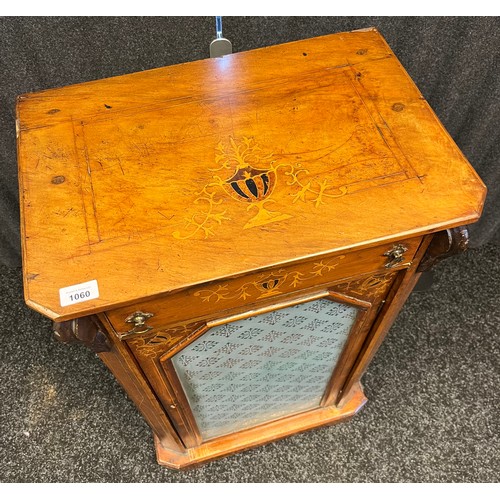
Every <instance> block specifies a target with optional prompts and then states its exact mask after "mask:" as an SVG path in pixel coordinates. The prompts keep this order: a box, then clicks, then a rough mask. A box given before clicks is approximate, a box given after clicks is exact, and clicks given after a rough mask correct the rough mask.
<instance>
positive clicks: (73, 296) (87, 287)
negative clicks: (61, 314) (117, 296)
mask: <svg viewBox="0 0 500 500" xmlns="http://www.w3.org/2000/svg"><path fill="white" fill-rule="evenodd" d="M98 297H99V288H98V286H97V280H92V281H87V282H86V283H80V284H79V285H72V286H67V287H64V288H60V289H59V298H60V299H61V306H63V307H64V306H71V305H73V304H78V302H85V301H86V300H92V299H97V298H98Z"/></svg>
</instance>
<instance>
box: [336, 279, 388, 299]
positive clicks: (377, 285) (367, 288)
mask: <svg viewBox="0 0 500 500" xmlns="http://www.w3.org/2000/svg"><path fill="white" fill-rule="evenodd" d="M394 277H395V274H394V273H391V274H383V275H376V276H368V277H367V278H363V279H360V280H355V281H349V282H347V283H341V284H340V285H337V286H336V287H335V290H337V291H340V292H343V293H347V294H349V295H355V296H357V297H363V298H365V299H377V298H379V297H381V296H382V295H383V294H384V293H385V292H386V291H387V288H388V287H389V285H390V284H391V283H392V281H393V280H394Z"/></svg>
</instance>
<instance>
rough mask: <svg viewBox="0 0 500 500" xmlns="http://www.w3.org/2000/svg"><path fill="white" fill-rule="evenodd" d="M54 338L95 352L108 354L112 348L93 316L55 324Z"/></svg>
mask: <svg viewBox="0 0 500 500" xmlns="http://www.w3.org/2000/svg"><path fill="white" fill-rule="evenodd" d="M54 337H55V338H56V339H57V340H59V341H60V342H62V343H63V344H80V345H84V346H85V347H88V348H89V349H91V350H92V351H94V352H108V351H110V350H111V347H110V345H109V343H108V339H107V338H106V335H105V334H104V333H103V332H102V331H101V330H100V329H99V327H98V326H97V324H96V323H95V322H94V321H93V320H92V317H91V316H86V317H83V318H77V319H71V320H69V321H62V322H61V323H56V322H54Z"/></svg>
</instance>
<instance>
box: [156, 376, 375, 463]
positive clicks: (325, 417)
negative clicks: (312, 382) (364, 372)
mask: <svg viewBox="0 0 500 500" xmlns="http://www.w3.org/2000/svg"><path fill="white" fill-rule="evenodd" d="M366 401H367V399H366V397H365V395H364V392H363V388H362V386H361V384H360V383H358V384H355V385H354V386H353V388H352V389H351V391H350V393H349V395H348V396H347V397H346V398H344V399H343V400H342V406H328V407H325V408H318V409H316V410H312V411H308V412H305V413H301V414H298V415H292V416H290V417H285V418H282V419H280V420H276V421H274V422H269V423H268V424H265V425H260V426H259V427H258V428H253V429H247V430H244V431H240V432H238V433H236V434H231V435H228V436H222V437H219V438H215V439H211V440H210V441H207V442H206V443H203V444H201V445H199V446H196V447H193V448H189V449H186V453H184V454H181V453H178V452H175V451H173V450H169V449H167V448H164V447H163V446H162V445H161V444H160V441H159V440H158V438H157V437H156V436H155V437H154V438H155V447H156V457H157V460H158V463H159V464H160V465H164V466H166V467H169V468H171V469H183V468H185V467H193V466H195V465H199V464H203V463H204V462H208V461H210V460H215V459H218V458H222V457H224V456H226V455H229V454H231V453H235V452H238V451H243V450H247V449H249V448H253V447H254V446H260V445H263V444H266V443H270V442H271V441H276V440H278V439H282V438H284V437H287V436H290V435H292V434H296V433H297V432H304V431H307V430H310V429H314V428H317V427H322V426H326V425H332V424H336V423H339V422H343V421H345V420H348V419H350V418H352V417H353V416H354V415H356V413H357V412H358V411H359V410H360V409H361V408H362V407H363V406H364V404H365V403H366Z"/></svg>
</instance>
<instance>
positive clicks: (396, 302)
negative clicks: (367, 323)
mask: <svg viewBox="0 0 500 500" xmlns="http://www.w3.org/2000/svg"><path fill="white" fill-rule="evenodd" d="M432 238H433V235H427V236H425V237H424V238H423V239H422V244H421V245H420V247H419V249H418V250H417V253H416V254H415V257H414V259H413V264H412V266H411V267H410V268H408V269H406V270H404V271H400V272H399V276H398V277H397V278H396V280H395V283H394V285H393V287H392V288H391V290H389V293H388V295H387V297H386V300H385V304H384V306H383V307H382V309H381V311H380V314H379V316H378V318H377V319H376V320H375V322H374V324H373V327H372V329H371V331H370V333H369V334H368V337H367V339H366V341H365V342H364V344H363V346H362V348H361V351H360V353H359V356H358V358H357V360H356V362H355V364H354V367H353V370H352V371H351V373H350V375H349V377H348V378H347V380H346V383H345V385H344V387H343V388H342V391H341V393H340V395H339V398H338V401H337V404H341V402H342V399H343V397H344V395H346V394H348V392H349V391H350V389H351V388H352V387H353V385H354V384H356V383H357V382H359V380H360V379H361V377H362V376H363V374H364V372H365V371H366V369H367V367H368V365H369V363H370V361H371V360H372V359H373V356H374V355H375V353H376V352H377V350H378V348H379V347H380V345H381V344H382V342H383V340H384V339H385V337H386V335H387V333H388V331H389V329H390V328H391V326H392V324H393V323H394V321H395V319H396V317H397V315H398V314H399V311H400V310H401V308H402V307H403V305H404V303H405V302H406V299H407V298H408V296H409V295H410V293H411V292H412V290H413V288H414V287H415V285H416V284H417V282H418V280H419V279H420V276H421V274H422V273H420V272H418V271H417V268H418V264H419V262H420V260H421V259H422V257H423V256H424V255H425V252H426V251H427V248H428V246H429V244H430V242H431V240H432Z"/></svg>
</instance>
